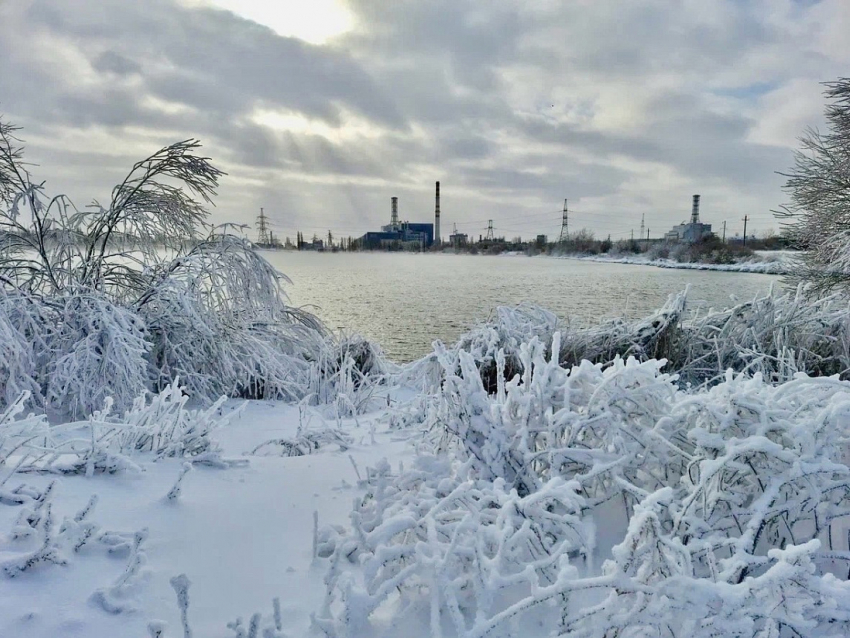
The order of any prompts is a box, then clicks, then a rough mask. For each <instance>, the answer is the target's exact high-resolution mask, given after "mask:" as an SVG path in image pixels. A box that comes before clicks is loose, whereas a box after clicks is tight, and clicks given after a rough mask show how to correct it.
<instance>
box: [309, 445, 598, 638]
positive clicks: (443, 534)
mask: <svg viewBox="0 0 850 638" xmlns="http://www.w3.org/2000/svg"><path fill="white" fill-rule="evenodd" d="M469 470H470V466H469V465H468V464H466V465H462V466H459V467H452V465H451V464H450V463H449V462H447V461H445V460H440V459H435V458H426V457H422V458H419V459H418V461H417V467H416V468H414V469H413V470H411V471H408V472H405V473H402V474H401V475H393V474H392V472H391V470H390V467H389V465H388V464H387V463H386V462H384V463H383V464H382V465H380V466H379V467H378V468H377V470H376V471H375V472H371V473H370V478H369V479H368V483H369V490H368V492H367V495H366V496H365V497H364V499H363V500H362V501H361V502H359V503H358V504H357V506H356V509H355V510H354V512H353V513H352V516H351V518H352V526H353V530H352V532H351V533H350V534H348V535H347V536H339V535H338V533H337V532H336V531H335V530H332V529H331V530H328V529H325V530H323V532H322V534H321V537H322V541H321V544H320V547H319V549H318V553H319V555H320V556H322V555H324V556H330V561H331V566H330V568H329V572H328V576H327V578H326V583H327V595H326V599H325V604H324V607H323V609H322V611H321V613H320V614H318V615H317V616H315V617H314V622H315V623H316V625H317V626H318V627H320V628H322V629H323V630H324V631H325V632H326V633H327V634H328V635H330V636H339V637H342V636H363V635H376V632H377V629H376V628H375V627H373V626H372V624H371V621H370V619H369V618H370V616H372V615H373V614H375V613H376V612H377V611H378V610H383V611H385V612H386V611H389V612H390V613H393V614H395V617H394V618H393V621H394V622H393V625H394V626H395V628H396V629H397V628H398V627H399V626H400V625H401V623H403V622H404V621H405V619H412V618H416V617H417V616H425V617H428V618H429V619H430V621H429V622H430V626H431V631H432V635H440V631H441V629H440V628H441V626H442V624H443V623H444V622H447V623H450V625H451V626H452V627H453V629H454V632H455V635H458V636H463V635H467V632H468V631H469V630H470V628H471V627H474V626H477V625H480V624H482V623H483V622H486V621H488V620H490V619H492V618H493V617H494V616H495V615H497V614H498V612H499V611H501V609H502V608H504V606H505V605H506V604H509V603H510V602H512V601H514V600H517V599H523V598H524V597H527V596H529V595H532V594H533V592H534V591H535V590H536V589H537V588H538V587H541V586H545V585H549V584H551V583H552V582H555V581H556V580H557V579H558V577H559V576H558V574H559V573H560V572H562V571H564V570H572V571H573V572H576V568H574V567H571V566H570V561H571V560H574V561H576V562H577V563H578V564H580V565H581V566H584V565H585V564H586V557H587V556H588V555H589V553H590V550H591V548H592V542H593V534H592V529H591V528H590V527H589V526H588V525H587V524H586V523H585V522H584V521H583V520H582V511H583V508H584V506H585V503H584V499H583V498H582V497H581V496H580V495H579V494H577V488H578V484H577V483H575V482H568V481H563V480H562V479H553V480H552V481H549V482H547V483H545V484H544V485H542V486H541V488H540V489H539V490H538V491H537V492H535V493H534V494H532V495H529V496H526V497H520V496H519V495H518V494H517V493H516V491H514V490H510V489H508V488H507V486H506V485H505V483H504V481H501V480H497V481H495V482H491V481H487V480H480V479H475V478H473V476H472V475H471V474H470V472H469ZM434 632H436V633H434ZM390 633H392V631H390Z"/></svg>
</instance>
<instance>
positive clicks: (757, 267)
mask: <svg viewBox="0 0 850 638" xmlns="http://www.w3.org/2000/svg"><path fill="white" fill-rule="evenodd" d="M795 254H799V253H794V252H792V251H782V250H775V251H756V255H757V256H758V257H759V258H758V259H757V260H750V261H740V262H737V263H734V264H707V263H699V262H695V263H688V262H679V261H676V260H674V259H649V258H647V257H645V256H643V255H628V256H622V255H621V256H608V255H565V256H562V257H559V258H560V259H581V260H585V261H599V262H605V263H610V264H633V265H638V266H656V267H658V268H676V269H680V270H721V271H726V272H751V273H762V274H766V275H785V274H788V273H789V272H790V263H791V261H792V260H793V259H794V256H795Z"/></svg>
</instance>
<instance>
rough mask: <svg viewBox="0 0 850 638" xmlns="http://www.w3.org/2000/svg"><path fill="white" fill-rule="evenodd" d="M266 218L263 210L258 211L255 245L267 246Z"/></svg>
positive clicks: (267, 225) (267, 229)
mask: <svg viewBox="0 0 850 638" xmlns="http://www.w3.org/2000/svg"><path fill="white" fill-rule="evenodd" d="M268 219H269V218H268V217H266V214H265V213H264V212H263V209H262V208H261V209H260V216H259V217H257V243H258V244H261V245H262V244H269V243H270V242H269V224H268Z"/></svg>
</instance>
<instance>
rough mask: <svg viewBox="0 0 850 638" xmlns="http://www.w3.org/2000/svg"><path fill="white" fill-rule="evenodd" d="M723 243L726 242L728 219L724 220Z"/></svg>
mask: <svg viewBox="0 0 850 638" xmlns="http://www.w3.org/2000/svg"><path fill="white" fill-rule="evenodd" d="M723 243H724V244H725V243H726V220H725V219H724V220H723Z"/></svg>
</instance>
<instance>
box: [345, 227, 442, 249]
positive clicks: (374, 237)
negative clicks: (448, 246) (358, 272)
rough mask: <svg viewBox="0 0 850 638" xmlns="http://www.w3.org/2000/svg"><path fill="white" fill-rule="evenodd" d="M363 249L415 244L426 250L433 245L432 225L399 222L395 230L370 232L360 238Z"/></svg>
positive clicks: (382, 228) (383, 229)
mask: <svg viewBox="0 0 850 638" xmlns="http://www.w3.org/2000/svg"><path fill="white" fill-rule="evenodd" d="M360 242H361V244H362V245H363V248H365V249H367V250H375V249H380V248H386V247H387V245H389V244H395V243H401V244H407V243H411V242H414V243H417V244H419V245H420V246H421V247H422V248H428V247H430V246H431V244H433V243H434V224H416V223H413V222H401V223H400V224H399V225H398V227H397V228H393V227H392V226H391V225H390V226H383V227H381V230H380V231H370V232H368V233H366V234H365V235H363V237H361V238H360Z"/></svg>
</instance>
